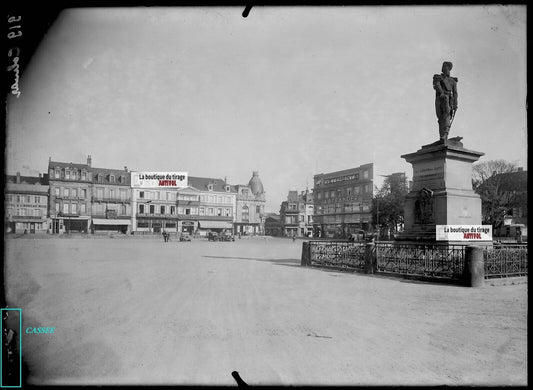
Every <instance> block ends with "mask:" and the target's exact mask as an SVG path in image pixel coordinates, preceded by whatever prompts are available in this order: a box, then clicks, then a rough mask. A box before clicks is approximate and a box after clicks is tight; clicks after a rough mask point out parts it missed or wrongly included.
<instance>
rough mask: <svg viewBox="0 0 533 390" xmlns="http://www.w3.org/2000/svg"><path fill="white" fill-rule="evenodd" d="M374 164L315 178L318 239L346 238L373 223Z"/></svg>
mask: <svg viewBox="0 0 533 390" xmlns="http://www.w3.org/2000/svg"><path fill="white" fill-rule="evenodd" d="M373 187H374V164H373V163H369V164H364V165H360V166H359V167H357V168H351V169H346V170H342V171H336V172H330V173H320V174H318V175H315V176H314V189H313V194H314V217H313V218H314V221H313V228H314V236H315V237H328V238H346V237H347V236H348V235H349V234H351V233H357V232H358V231H359V230H365V231H368V230H369V229H370V224H371V223H372V217H371V208H372V197H373V192H374V189H373Z"/></svg>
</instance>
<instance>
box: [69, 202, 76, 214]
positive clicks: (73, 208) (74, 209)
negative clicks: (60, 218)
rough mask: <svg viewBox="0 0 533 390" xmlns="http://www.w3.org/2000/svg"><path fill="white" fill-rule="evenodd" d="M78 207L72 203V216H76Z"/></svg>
mask: <svg viewBox="0 0 533 390" xmlns="http://www.w3.org/2000/svg"><path fill="white" fill-rule="evenodd" d="M76 206H77V204H76V203H72V204H71V205H70V212H71V213H72V214H76V209H77V207H76Z"/></svg>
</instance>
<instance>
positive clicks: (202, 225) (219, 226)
mask: <svg viewBox="0 0 533 390" xmlns="http://www.w3.org/2000/svg"><path fill="white" fill-rule="evenodd" d="M210 231H211V232H216V233H221V232H223V231H229V232H231V231H233V223H232V222H230V221H209V220H206V221H198V234H199V235H200V236H207V233H208V232H210Z"/></svg>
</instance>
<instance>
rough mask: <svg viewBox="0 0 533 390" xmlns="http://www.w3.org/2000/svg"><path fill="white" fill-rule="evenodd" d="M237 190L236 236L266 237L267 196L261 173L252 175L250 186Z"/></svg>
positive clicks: (240, 185) (255, 172)
mask: <svg viewBox="0 0 533 390" xmlns="http://www.w3.org/2000/svg"><path fill="white" fill-rule="evenodd" d="M235 188H236V191H237V208H236V214H235V223H234V225H235V231H234V234H245V235H256V234H260V235H264V234H265V219H266V218H265V203H266V195H265V190H264V188H263V183H262V182H261V179H260V178H259V172H257V171H254V172H253V173H252V178H251V179H250V181H249V182H248V185H243V184H239V185H237V186H235Z"/></svg>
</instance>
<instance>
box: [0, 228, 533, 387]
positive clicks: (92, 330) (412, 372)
mask: <svg viewBox="0 0 533 390" xmlns="http://www.w3.org/2000/svg"><path fill="white" fill-rule="evenodd" d="M5 243H6V244H7V249H6V262H5V264H6V270H5V274H4V275H5V278H6V282H5V283H6V291H7V299H8V302H9V304H10V306H11V307H20V308H22V318H23V326H24V327H29V326H32V327H56V330H55V333H54V334H40V335H39V334H23V335H22V346H23V356H24V359H25V362H26V363H27V365H28V369H29V371H30V376H29V378H28V382H29V383H30V384H47V385H51V384H73V385H81V384H91V385H93V384H101V385H105V384H146V385H152V384H154V385H163V384H168V385H170V384H176V385H178V384H193V385H201V384H205V385H235V386H236V382H235V380H234V379H233V378H232V376H231V372H232V371H238V372H239V374H240V376H241V378H242V379H243V380H244V381H245V382H247V383H248V384H249V385H319V384H322V385H443V384H445V385H471V384H474V385H526V384H527V284H522V285H513V286H499V287H496V286H487V287H483V288H478V289H476V288H465V287H458V286H449V285H439V284H430V283H423V282H414V281H407V280H401V279H393V278H385V277H378V276H366V275H363V274H352V273H341V272H331V271H326V270H320V269H312V268H303V267H300V265H299V264H300V256H301V248H302V241H301V240H296V241H294V242H293V241H292V240H290V239H281V238H272V237H268V238H243V239H238V238H237V239H236V240H235V242H207V240H205V239H203V240H193V241H192V242H178V241H176V239H174V241H171V242H168V243H164V242H163V239H160V240H155V239H134V238H131V237H127V238H115V239H112V238H100V239H98V238H43V239H31V238H19V239H12V238H9V239H6V240H5Z"/></svg>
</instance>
